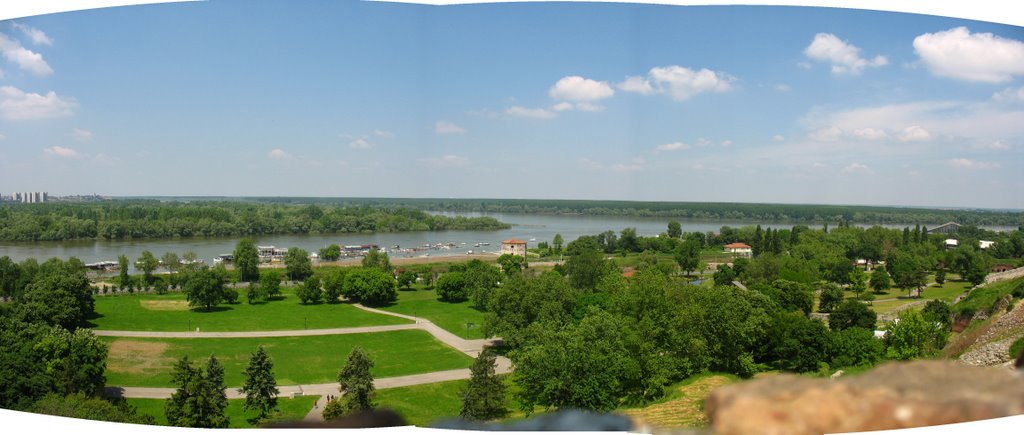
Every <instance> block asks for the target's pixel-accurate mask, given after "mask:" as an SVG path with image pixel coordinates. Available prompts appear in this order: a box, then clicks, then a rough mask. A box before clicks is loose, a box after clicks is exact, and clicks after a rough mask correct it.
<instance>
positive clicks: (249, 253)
mask: <svg viewBox="0 0 1024 435" xmlns="http://www.w3.org/2000/svg"><path fill="white" fill-rule="evenodd" d="M259 254H260V253H259V251H258V250H257V249H256V244H254V243H253V242H252V239H249V238H244V239H242V240H239V241H238V244H237V245H235V252H233V253H232V258H233V259H232V260H231V261H233V262H234V263H235V269H237V270H238V280H239V281H242V282H255V281H258V280H259V279H260V270H259V264H260V255H259Z"/></svg>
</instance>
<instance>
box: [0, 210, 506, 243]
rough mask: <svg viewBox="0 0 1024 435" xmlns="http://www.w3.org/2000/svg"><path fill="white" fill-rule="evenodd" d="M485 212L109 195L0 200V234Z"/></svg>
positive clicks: (460, 222) (439, 226)
mask: <svg viewBox="0 0 1024 435" xmlns="http://www.w3.org/2000/svg"><path fill="white" fill-rule="evenodd" d="M508 227H509V226H508V225H507V224H504V223H501V222H498V221H497V220H496V219H494V218H490V217H475V218H467V217H462V216H454V217H453V216H434V215H430V214H428V213H426V212H423V211H420V210H416V209H412V208H409V207H380V206H378V207H369V206H367V205H363V206H339V205H319V204H306V205H301V206H300V205H289V204H257V203H251V202H238V201H196V202H178V201H157V200H116V201H105V202H99V203H49V204H9V205H3V206H0V240H2V241H35V240H76V239H109V240H121V239H140V238H171V237H196V236H245V235H265V234H333V233H358V232H362V233H368V232H399V231H443V230H492V229H504V228H508Z"/></svg>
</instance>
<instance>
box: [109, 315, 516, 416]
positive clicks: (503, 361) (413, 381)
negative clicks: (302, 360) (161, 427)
mask: <svg viewBox="0 0 1024 435" xmlns="http://www.w3.org/2000/svg"><path fill="white" fill-rule="evenodd" d="M352 305H353V306H354V307H356V308H359V309H361V310H364V311H368V312H371V313H376V314H382V315H385V316H393V317H400V318H403V319H406V320H411V321H413V322H414V323H412V324H403V325H384V326H363V327H354V328H333V329H300V330H287V331H244V332H163V331H107V330H93V333H94V334H96V335H102V336H107V337H134V338H245V337H298V336H311V335H336V334H362V333H373V332H385V331H399V330H407V329H420V330H423V331H426V332H427V333H429V334H430V335H432V336H433V337H434V338H436V339H437V340H438V341H440V342H442V343H444V344H446V345H448V346H451V347H453V348H455V349H456V350H458V351H459V352H462V353H464V354H466V355H467V356H469V357H471V358H476V357H477V356H479V355H480V352H481V351H482V350H483V349H484V347H485V346H490V345H496V344H500V343H501V339H500V338H492V339H480V340H467V339H464V338H462V337H459V336H458V335H455V334H452V333H451V332H448V331H447V330H445V329H444V328H441V327H440V326H437V325H435V324H434V323H433V322H431V321H430V320H427V319H424V318H422V317H414V316H409V315H406V314H399V313H392V312H390V311H384V310H378V309H376V308H370V307H367V306H364V305H362V304H352ZM496 365H497V367H495V370H494V371H495V373H497V374H505V373H510V372H511V371H512V361H511V360H509V359H508V358H506V357H504V356H498V357H497V358H496ZM469 378H470V370H469V369H468V368H465V369H455V370H443V371H438V372H430V373H419V374H415V375H406V376H394V377H390V378H380V379H375V380H374V381H373V385H374V387H376V388H377V389H379V390H383V389H387V388H398V387H408V386H412V385H422V384H433V383H436V382H445V381H455V380H459V379H469ZM277 388H278V390H279V392H280V394H279V397H297V396H320V398H318V399H317V401H316V403H314V404H313V408H312V409H310V410H309V413H307V414H306V417H305V418H304V421H322V420H323V416H322V415H321V412H323V408H324V406H325V405H326V404H327V400H326V396H327V395H328V394H331V395H339V394H340V393H339V391H338V383H337V382H329V383H325V384H306V385H285V386H279V387H277ZM174 391H175V389H174V388H148V387H107V388H106V395H107V396H110V397H124V398H137V399H167V398H170V397H171V395H172V394H174ZM226 394H227V396H228V399H243V398H245V395H243V394H242V393H241V392H240V391H238V389H237V388H228V389H227V391H226Z"/></svg>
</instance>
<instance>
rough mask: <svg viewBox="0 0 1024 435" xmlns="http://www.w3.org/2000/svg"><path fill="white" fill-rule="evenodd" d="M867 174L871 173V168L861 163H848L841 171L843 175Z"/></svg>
mask: <svg viewBox="0 0 1024 435" xmlns="http://www.w3.org/2000/svg"><path fill="white" fill-rule="evenodd" d="M867 172H871V168H868V165H865V164H863V163H850V164H849V165H847V166H846V167H845V168H843V170H842V173H844V174H864V173H867Z"/></svg>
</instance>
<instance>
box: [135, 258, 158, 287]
mask: <svg viewBox="0 0 1024 435" xmlns="http://www.w3.org/2000/svg"><path fill="white" fill-rule="evenodd" d="M135 267H136V268H138V269H139V270H141V271H142V282H143V284H144V285H147V286H148V285H150V284H152V283H153V271H154V270H156V268H157V267H160V260H157V259H156V257H154V256H153V253H152V252H149V251H142V256H140V257H139V260H138V261H137V262H135Z"/></svg>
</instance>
